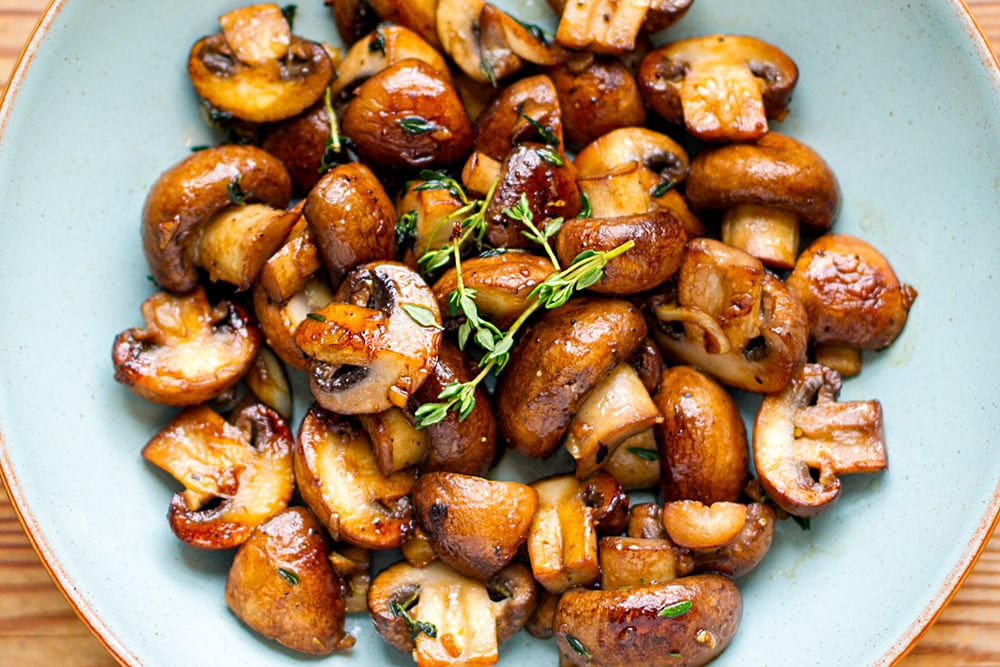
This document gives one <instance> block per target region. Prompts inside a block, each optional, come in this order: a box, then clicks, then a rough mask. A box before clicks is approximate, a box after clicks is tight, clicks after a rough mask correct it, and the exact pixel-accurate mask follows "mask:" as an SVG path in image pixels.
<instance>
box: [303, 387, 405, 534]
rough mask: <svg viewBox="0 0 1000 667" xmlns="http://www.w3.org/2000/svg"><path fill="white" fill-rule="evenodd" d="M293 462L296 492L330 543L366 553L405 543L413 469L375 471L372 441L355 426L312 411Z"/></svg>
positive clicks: (332, 415)
mask: <svg viewBox="0 0 1000 667" xmlns="http://www.w3.org/2000/svg"><path fill="white" fill-rule="evenodd" d="M293 458H294V464H295V479H296V480H297V481H298V485H299V492H300V493H301V494H302V498H303V499H304V500H305V501H306V504H308V505H309V508H310V509H312V511H313V512H314V513H315V514H316V516H317V518H319V520H320V521H321V522H322V523H323V525H324V526H326V528H327V530H329V531H330V534H331V535H332V536H333V539H335V540H343V541H345V542H347V543H349V544H353V545H355V546H360V547H364V548H368V549H392V548H396V547H399V546H400V545H401V544H402V543H403V541H404V540H405V539H406V537H407V535H408V534H409V532H410V530H411V523H412V512H411V509H410V498H409V493H410V490H411V488H412V486H413V481H414V477H415V475H414V472H413V469H409V470H404V471H400V472H397V473H394V474H392V475H389V476H385V475H383V474H382V473H381V472H379V470H378V465H377V464H376V462H375V455H374V454H373V453H372V449H371V440H369V438H368V436H367V435H366V434H365V432H364V430H363V429H361V428H360V427H359V426H358V425H356V424H355V423H354V422H352V421H350V420H349V419H348V418H346V417H341V416H338V415H335V414H333V413H331V412H327V411H326V410H323V409H322V408H319V407H317V406H313V407H312V408H310V410H309V412H308V413H307V414H306V416H305V418H304V419H303V420H302V425H301V426H300V427H299V434H298V438H297V440H296V443H295V450H294V456H293Z"/></svg>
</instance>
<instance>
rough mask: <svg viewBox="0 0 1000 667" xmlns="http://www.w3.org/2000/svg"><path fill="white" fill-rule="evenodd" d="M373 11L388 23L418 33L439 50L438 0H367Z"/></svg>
mask: <svg viewBox="0 0 1000 667" xmlns="http://www.w3.org/2000/svg"><path fill="white" fill-rule="evenodd" d="M367 2H368V4H369V5H371V7H372V9H374V10H375V12H376V13H377V14H378V15H379V17H380V18H381V19H382V20H383V21H384V22H387V23H398V24H399V25H402V26H406V27H407V28H409V29H410V30H413V31H415V32H417V33H418V34H419V35H420V36H421V37H423V38H424V39H425V40H427V42H428V43H429V44H431V45H432V46H434V48H438V47H439V46H440V44H439V43H438V36H437V16H436V14H437V5H438V0H403V1H402V2H401V1H400V0H367Z"/></svg>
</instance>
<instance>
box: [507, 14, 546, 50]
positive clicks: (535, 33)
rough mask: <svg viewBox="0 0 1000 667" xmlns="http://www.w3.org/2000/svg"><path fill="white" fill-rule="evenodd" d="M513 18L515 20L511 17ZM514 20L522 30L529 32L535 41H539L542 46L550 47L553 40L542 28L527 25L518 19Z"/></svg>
mask: <svg viewBox="0 0 1000 667" xmlns="http://www.w3.org/2000/svg"><path fill="white" fill-rule="evenodd" d="M511 18H514V17H511ZM514 20H515V21H517V24H518V25H519V26H521V27H522V28H524V29H525V30H527V31H528V34H529V35H531V36H532V37H534V38H535V39H537V40H538V41H539V42H541V43H542V46H548V45H549V42H550V41H551V40H550V39H549V36H548V35H547V34H545V31H544V30H542V29H541V28H539V27H538V26H537V25H535V24H534V23H525V22H524V21H520V20H518V19H516V18H514Z"/></svg>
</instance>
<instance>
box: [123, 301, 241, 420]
mask: <svg viewBox="0 0 1000 667" xmlns="http://www.w3.org/2000/svg"><path fill="white" fill-rule="evenodd" d="M142 319H143V321H144V322H145V328H143V329H138V328H133V329H127V330H125V331H123V332H121V333H120V334H118V336H116V337H115V341H114V344H113V346H112V350H111V361H112V363H113V364H114V367H115V380H117V381H118V382H120V383H122V384H123V385H125V386H126V387H128V388H129V389H130V390H131V391H132V392H134V393H135V394H137V395H139V396H142V397H143V398H145V399H146V400H149V401H153V402H154V403H162V404H164V405H197V404H198V403H204V402H206V401H209V400H212V399H213V398H215V397H217V396H219V395H220V394H222V393H223V392H225V391H226V390H227V389H229V388H230V387H232V386H233V385H234V384H236V383H237V382H238V381H239V380H240V378H241V377H243V375H244V374H245V373H246V372H247V370H248V369H249V368H250V365H251V364H252V363H253V360H254V357H255V356H256V354H257V350H258V349H259V348H260V330H259V329H258V328H257V325H256V324H255V323H254V322H252V320H251V319H250V317H249V314H248V313H247V312H246V310H245V309H244V308H243V307H242V306H240V305H239V304H237V303H235V302H231V301H222V302H220V303H218V304H216V305H215V306H212V305H211V304H210V303H209V302H208V297H207V296H206V295H205V290H204V289H202V288H201V287H198V288H197V289H195V290H194V291H193V292H191V293H190V294H188V295H186V296H175V295H173V294H170V293H168V292H157V293H156V294H154V295H152V296H151V297H149V298H148V299H146V300H145V301H144V302H143V304H142Z"/></svg>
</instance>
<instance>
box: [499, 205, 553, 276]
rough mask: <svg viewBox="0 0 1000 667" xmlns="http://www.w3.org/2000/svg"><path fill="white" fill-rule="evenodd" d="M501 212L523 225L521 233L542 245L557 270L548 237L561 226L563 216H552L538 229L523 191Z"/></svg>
mask: <svg viewBox="0 0 1000 667" xmlns="http://www.w3.org/2000/svg"><path fill="white" fill-rule="evenodd" d="M503 213H504V215H506V216H507V217H508V218H510V219H511V220H517V221H518V222H520V223H521V224H522V225H523V226H524V227H525V228H524V229H523V230H521V233H522V234H524V235H525V236H527V237H528V238H529V239H531V240H532V241H534V242H535V243H537V244H538V245H540V246H542V248H543V249H544V250H545V254H546V255H548V257H549V261H550V262H552V266H554V267H556V270H557V271H558V270H559V269H560V266H559V260H558V259H556V253H555V251H554V250H553V249H552V246H551V245H550V244H549V239H550V238H552V237H553V236H555V235H556V234H557V233H558V232H559V230H560V229H561V228H562V226H563V222H564V220H563V218H553V219H551V220H549V221H547V222H546V223H545V227H543V228H542V229H539V228H538V227H537V226H536V225H535V219H534V215H533V214H532V212H531V206H530V205H529V204H528V196H527V195H526V194H525V193H523V192H522V193H521V199H520V200H519V201H518V202H517V204H515V205H514V206H512V207H510V208H505V209H504V210H503Z"/></svg>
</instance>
